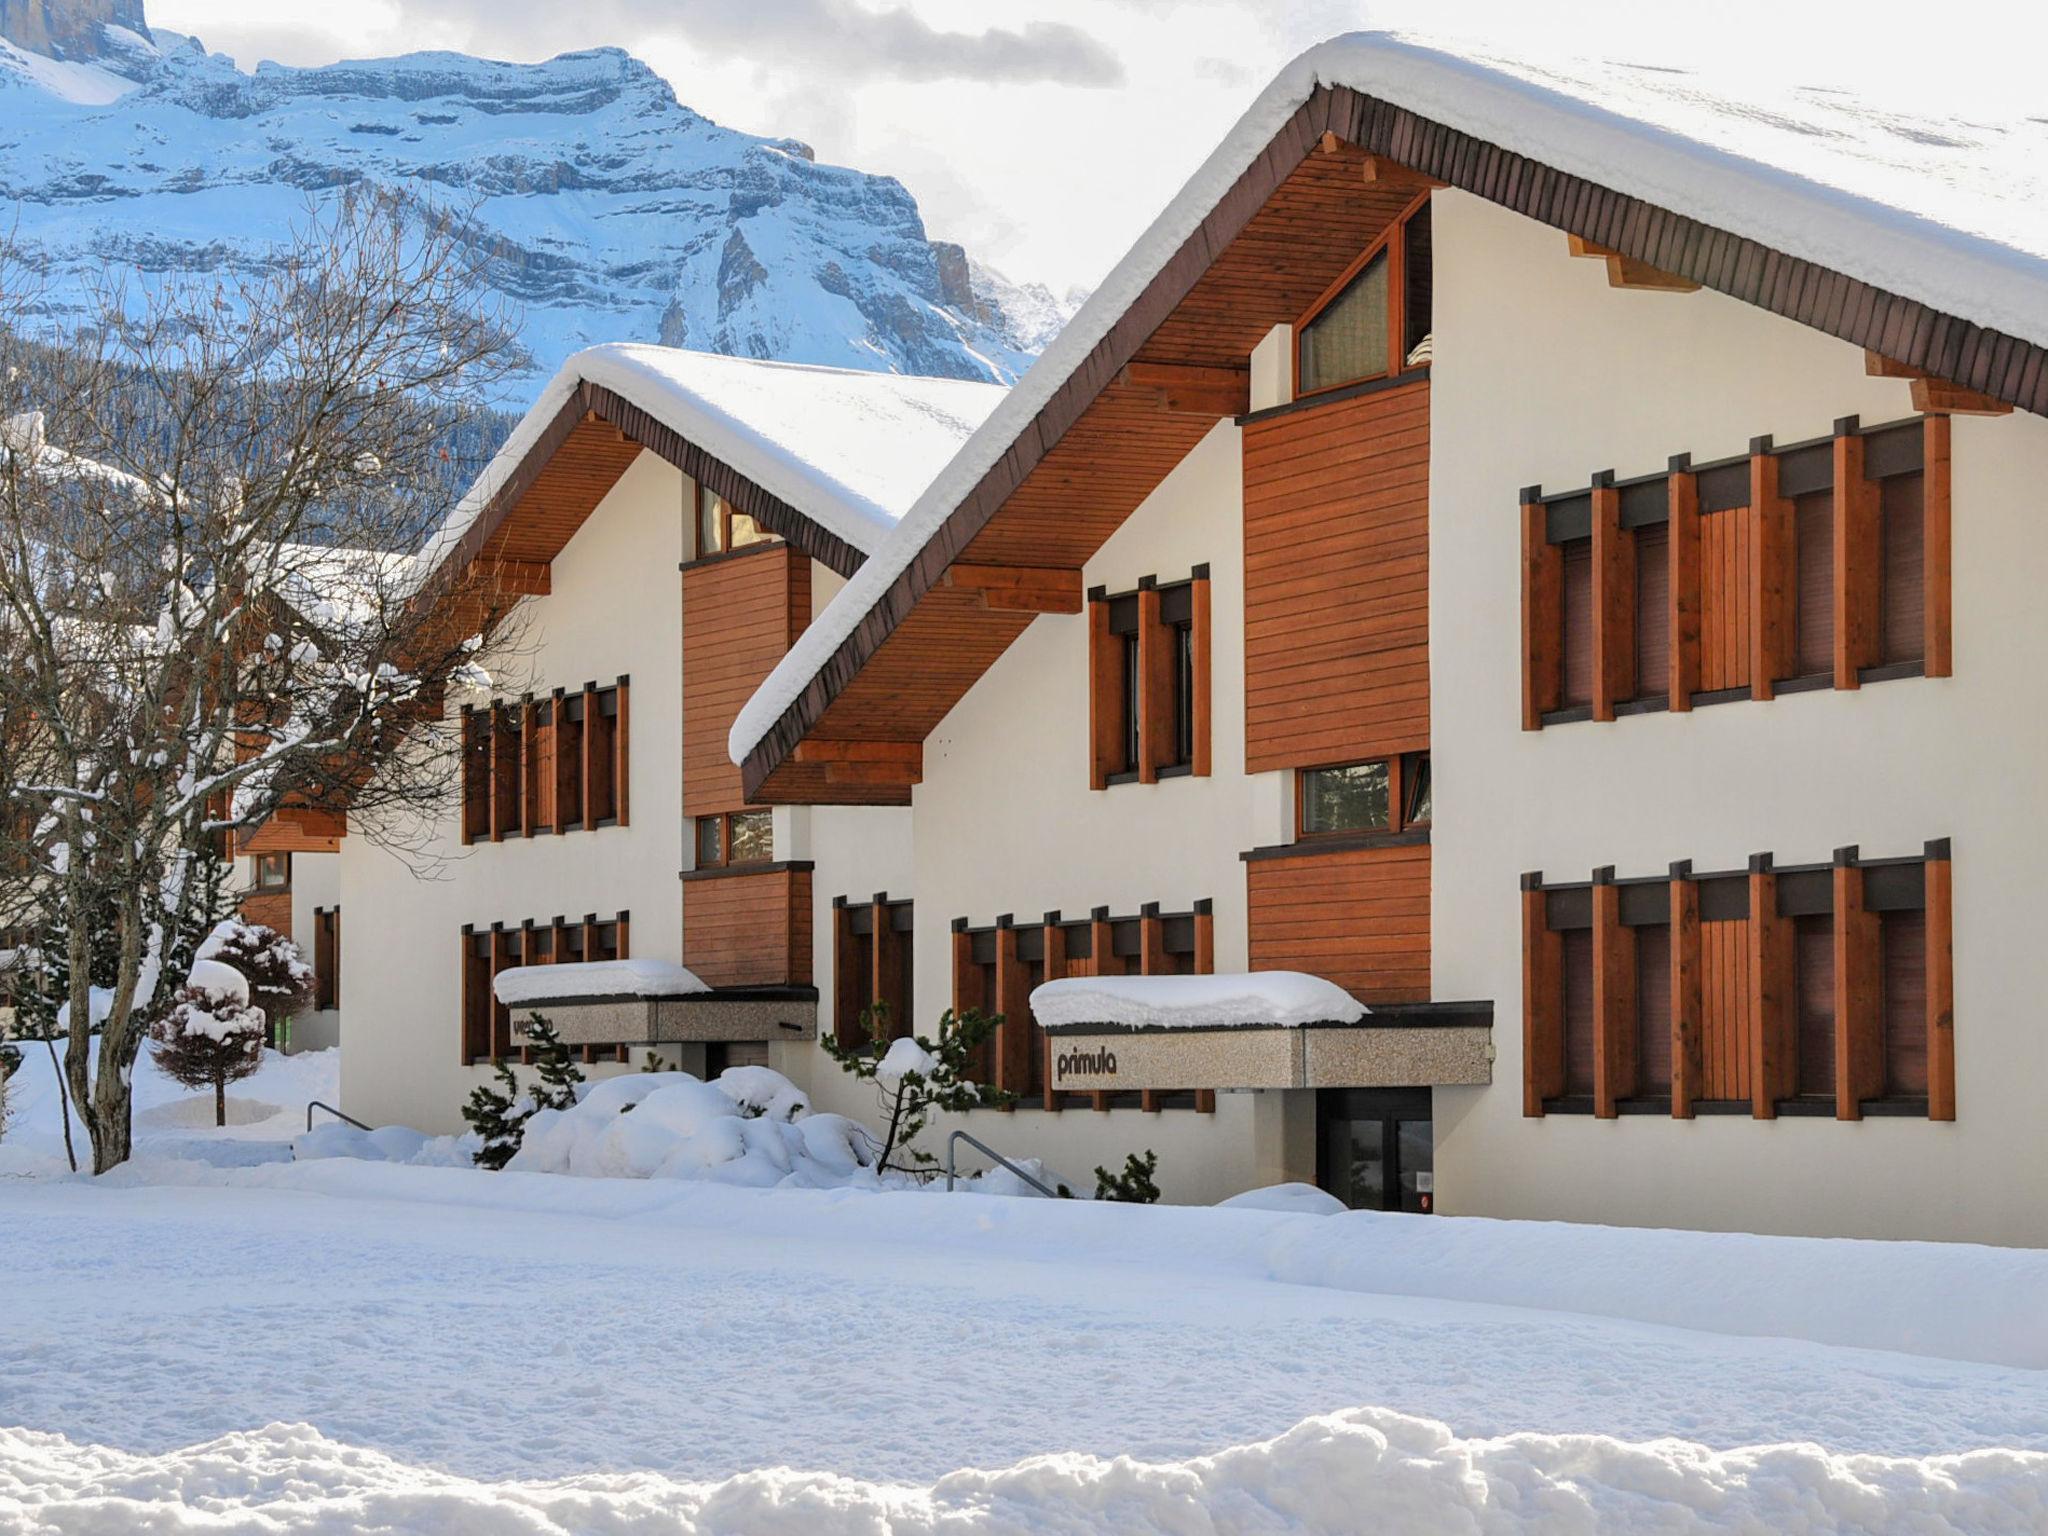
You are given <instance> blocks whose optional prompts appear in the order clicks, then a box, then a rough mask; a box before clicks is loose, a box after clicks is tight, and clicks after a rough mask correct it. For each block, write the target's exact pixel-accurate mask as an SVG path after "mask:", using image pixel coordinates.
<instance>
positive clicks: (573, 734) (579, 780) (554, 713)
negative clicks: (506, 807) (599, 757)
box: [549, 688, 583, 833]
mask: <svg viewBox="0 0 2048 1536" xmlns="http://www.w3.org/2000/svg"><path fill="white" fill-rule="evenodd" d="M549 717H550V718H551V719H552V720H553V721H554V728H553V730H552V731H551V732H550V734H551V735H553V737H554V742H553V746H552V751H553V754H554V761H555V800H554V812H553V819H554V826H555V831H556V832H557V833H562V832H567V831H568V830H569V828H570V827H571V825H575V826H581V825H582V824H583V723H582V722H581V721H580V720H571V719H570V718H569V696H568V694H567V693H565V692H564V691H563V690H562V689H560V688H557V689H556V690H555V694H554V708H553V709H552V710H551V711H550V712H549Z"/></svg>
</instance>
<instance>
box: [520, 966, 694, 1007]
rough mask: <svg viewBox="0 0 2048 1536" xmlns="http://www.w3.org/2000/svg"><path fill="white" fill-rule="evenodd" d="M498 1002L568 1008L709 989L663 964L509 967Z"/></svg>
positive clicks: (689, 973) (679, 969) (681, 970)
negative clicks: (583, 1003) (602, 1000)
mask: <svg viewBox="0 0 2048 1536" xmlns="http://www.w3.org/2000/svg"><path fill="white" fill-rule="evenodd" d="M494 986H495V987H496V990H497V994H498V1001H499V1002H501V1003H503V1004H505V1005H506V1006H507V1007H508V1008H516V1007H519V1006H520V1005H521V1004H523V1003H538V1002H550V1003H568V1002H577V1001H589V1000H592V999H596V998H606V997H688V996H689V995H690V994H692V993H694V992H709V991H710V990H711V988H710V987H709V986H708V985H706V983H705V982H704V981H703V980H702V979H701V978H700V977H699V976H698V975H697V973H696V972H694V971H690V970H686V969H684V968H683V967H682V966H680V965H677V964H675V963H673V962H672V961H668V960H579V961H573V962H571V963H569V964H567V965H514V966H508V967H507V968H506V969H504V970H502V971H500V972H498V979H497V981H496V982H495V983H494Z"/></svg>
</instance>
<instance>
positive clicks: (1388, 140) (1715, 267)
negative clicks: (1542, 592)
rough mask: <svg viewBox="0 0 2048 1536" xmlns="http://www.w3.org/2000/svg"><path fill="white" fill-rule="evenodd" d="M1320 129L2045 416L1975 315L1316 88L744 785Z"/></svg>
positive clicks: (2035, 373) (861, 660)
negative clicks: (1947, 310)
mask: <svg viewBox="0 0 2048 1536" xmlns="http://www.w3.org/2000/svg"><path fill="white" fill-rule="evenodd" d="M1326 131H1327V132H1333V133H1335V134H1336V135H1337V136H1338V137H1339V138H1340V139H1342V140H1344V141H1345V142H1348V143H1350V144H1354V145H1356V146H1357V147H1358V148H1360V149H1362V150H1364V151H1365V152H1366V153H1367V154H1369V155H1372V156H1376V157H1384V158H1386V159H1389V160H1392V161H1395V162H1397V163H1399V164H1400V165H1403V166H1406V167H1407V168H1408V169H1409V170H1411V171H1413V172H1415V173H1417V174H1418V175H1421V176H1424V177H1427V178H1429V179H1430V180H1432V181H1434V182H1437V183H1440V184H1442V185H1444V186H1448V187H1455V188H1458V189H1459V190H1461V191H1466V192H1470V193H1472V194H1473V195H1475V196H1478V197H1482V198H1484V199H1486V200H1487V201H1489V202H1492V203H1495V204H1497V205H1498V206H1500V207H1503V208H1507V209H1509V210H1510V211H1511V212H1515V213H1520V214H1523V215H1525V216H1526V217H1529V218H1532V219H1535V220H1536V221H1538V222H1539V223H1543V224H1547V225H1549V226H1551V227H1552V228H1554V229H1559V230H1562V231H1563V232H1564V233H1566V234H1567V235H1576V236H1579V237H1580V238H1582V239H1585V240H1589V241H1592V242H1594V243H1595V244H1598V245H1600V246H1603V247H1606V248H1607V249H1609V250H1612V251H1613V252H1615V253H1616V254H1617V255H1618V256H1620V257H1623V258H1626V259H1629V260H1633V261H1636V262H1641V263H1645V264H1647V265H1649V266H1651V267H1654V268H1655V269H1657V270H1658V271H1660V272H1665V273H1670V274H1672V275H1673V276H1675V277H1679V278H1684V279H1687V280H1689V281H1692V282H1696V283H1698V284H1699V285H1700V286H1701V287H1704V288H1710V289H1712V290H1714V291H1715V292H1718V293H1722V294H1725V295H1727V296H1729V297H1731V298H1735V299H1739V300H1741V301H1742V302H1744V303H1747V304H1751V305H1754V306H1756V307H1758V308H1761V309H1764V310H1767V311H1769V312H1770V313H1773V314H1776V315H1779V316H1781V317H1782V318H1785V319H1789V320H1793V321H1796V322H1797V323H1799V324H1802V325H1806V326H1809V327H1812V328H1814V329H1816V330H1820V331H1822V332H1823V333H1825V334H1828V335H1832V336H1836V337H1838V338H1839V339H1841V340H1844V341H1848V342H1851V343H1852V344H1855V345H1858V346H1863V347H1866V348H1869V349H1871V350H1874V351H1877V352H1880V353H1882V354H1883V355H1885V356H1886V357H1889V358H1894V359H1897V360H1898V361H1899V362H1900V363H1903V364H1905V365H1907V366H1909V367H1911V368H1913V369H1914V370H1915V371H1916V372H1918V373H1920V374H1923V375H1928V376H1933V377H1938V378H1943V379H1947V380H1949V381H1950V382H1951V383H1953V384H1956V385H1958V386H1960V387H1962V388H1965V389H1968V390H1971V391H1974V392H1976V393H1979V394H1982V395H1985V396H1988V397H1990V398H1991V399H1993V400H1999V401H2004V402H2006V403H2008V404H2012V405H2017V406H2019V407H2020V408H2021V409H2023V410H2027V411H2030V412H2032V413H2034V414H2036V415H2044V416H2048V348H2044V347H2042V346H2039V345H2037V344H2035V343H2032V342H2027V341H2023V340H2021V339H2019V338H2017V337H2013V336H2008V335H2006V334H2004V333H2002V332H1998V331H1994V330H1991V329H1990V328H1988V327H1984V326H1979V325H1975V324H1973V323H1971V322H1968V321H1965V320H1961V319H1958V318H1957V317H1955V316H1951V315H1947V314H1943V313H1941V312H1940V311H1937V310H1935V309H1932V308H1931V307H1929V306H1927V305H1925V304H1922V303H1920V302H1919V301H1917V300H1914V299H1909V298H1906V297H1904V296H1902V295H1899V294H1894V293H1891V292H1888V291H1886V290H1884V289H1881V288H1877V287H1875V286H1874V285H1871V284H1867V283H1864V282H1862V281H1861V280H1859V279H1855V278H1851V277H1849V276H1848V275H1847V274H1845V273H1841V272H1838V271H1835V270H1834V269H1832V268H1827V267H1823V266H1821V265H1820V264H1819V263H1817V262H1811V261H1807V260H1804V259H1803V258H1799V257H1794V256H1789V255H1787V254H1785V253H1784V252H1782V251H1778V250H1775V249H1772V248H1770V247H1768V246H1765V245H1763V244H1761V243H1760V242H1757V241H1753V240H1749V239H1747V238H1744V237H1742V236H1738V235H1734V234H1732V233H1730V232H1728V231H1725V230H1722V229H1719V228H1717V227H1715V226H1713V225H1709V224H1706V223H1704V222H1703V221H1701V220H1698V219H1694V218H1691V217H1689V216H1687V215H1684V214H1679V213H1674V212H1672V211H1671V210H1668V209H1665V208H1661V207H1658V206H1657V205H1655V204H1652V203H1649V202H1647V201H1645V200H1643V199H1640V198H1635V197H1631V196H1628V195H1626V194H1623V193H1619V192H1614V191H1611V190H1610V189H1608V188H1605V187H1603V186H1601V185H1599V184H1598V183H1596V182H1593V181H1590V180H1588V179H1587V178H1585V177H1582V176H1576V175H1573V174H1570V173H1568V172H1564V171H1560V170H1558V169H1556V168H1555V167H1552V166H1549V165H1546V164H1544V163H1542V162H1541V161H1537V160H1534V159H1532V158H1530V157H1528V156H1526V155H1522V154H1519V153H1517V152H1516V151H1513V150H1510V149H1506V148H1503V147H1502V146H1500V145H1497V144H1493V143H1490V142H1488V141H1486V140H1482V139H1479V138H1476V137H1474V136H1473V135H1470V134H1467V133H1464V132H1461V131H1460V130H1457V129H1454V128H1450V127H1448V126H1446V125H1444V124H1442V123H1438V122H1435V121H1434V120H1432V119H1429V118H1426V117H1423V116H1422V115H1420V114H1419V113H1416V112H1413V111H1411V110H1409V109H1408V108H1406V107H1401V106H1397V105H1395V104H1393V103H1391V102H1388V101H1385V100H1382V99H1380V98H1377V97H1370V96H1366V95H1363V94H1362V93H1360V92H1358V91H1355V90H1353V89H1351V88H1350V87H1348V86H1328V85H1319V86H1317V87H1316V89H1315V90H1314V92H1313V93H1312V94H1311V95H1310V96H1309V98H1308V99H1307V100H1306V101H1305V102H1303V104H1302V105H1301V106H1300V107H1299V108H1297V109H1296V111H1295V112H1294V114H1293V115H1292V116H1291V117H1290V118H1289V119H1288V121H1287V122H1286V123H1285V124H1284V125H1283V126H1282V127H1281V129H1280V130H1279V132H1278V133H1276V134H1275V135H1274V137H1273V139H1272V141H1271V142H1270V143H1268V144H1267V146H1266V148H1265V149H1264V150H1263V151H1261V152H1260V154H1259V155H1257V156H1256V157H1254V159H1253V161H1252V163H1251V164H1250V165H1249V166H1248V167H1247V168H1246V169H1245V171H1244V172H1243V173H1242V174H1241V175H1240V176H1239V177H1238V179H1237V180H1236V181H1235V182H1233V183H1232V185H1231V186H1230V188H1229V189H1228V190H1227V191H1226V192H1225V193H1224V194H1223V196H1222V197H1221V198H1219V199H1218V201H1217V203H1216V205H1215V207H1213V208H1212V209H1211V210H1210V211H1209V213H1208V214H1207V215H1206V216H1205V217H1204V218H1203V219H1202V221H1201V222H1200V223H1199V224H1198V225H1197V226H1196V227H1195V229H1194V231H1193V232H1192V233H1191V234H1189V236H1188V237H1187V238H1186V239H1185V240H1184V241H1182V243H1181V245H1180V247H1179V249H1177V250H1176V251H1175V252H1174V254H1173V255H1172V256H1171V257H1169V258H1168V259H1167V260H1166V262H1165V263H1164V264H1163V265H1162V266H1161V268H1160V270H1159V272H1158V274H1157V275H1156V276H1155V277H1154V278H1153V279H1152V281H1151V282H1150V283H1149V284H1147V286H1146V287H1145V289H1144V291H1143V292H1142V293H1140V295H1139V296H1138V298H1137V299H1136V300H1134V301H1133V302H1132V304H1131V305H1130V307H1129V308H1127V309H1126V310H1125V311H1124V313H1123V314H1122V315H1120V316H1118V317H1117V319H1116V320H1115V321H1114V322H1113V323H1112V324H1111V326H1110V329H1109V332H1108V334H1107V335H1106V336H1105V337H1104V338H1103V339H1102V341H1100V342H1099V343H1097V345H1096V346H1095V348H1094V349H1093V350H1092V351H1091V352H1090V353H1089V354H1088V356H1087V357H1086V358H1084V359H1083V360H1082V361H1081V363H1080V364H1079V365H1078V366H1077V367H1076V368H1075V369H1074V371H1073V372H1072V373H1071V374H1070V375H1069V376H1068V377H1067V378H1066V379H1065V380H1063V381H1062V383H1061V384H1060V386H1059V387H1058V388H1057V389H1056V390H1055V391H1054V393H1053V395H1052V397H1051V398H1050V399H1049V400H1048V401H1047V402H1046V404H1045V406H1044V407H1043V408H1041V410H1040V411H1039V412H1038V414H1037V415H1036V416H1035V417H1034V418H1033V419H1032V421H1030V422H1029V423H1027V424H1026V425H1025V426H1024V427H1023V428H1022V429H1021V430H1020V431H1019V433H1018V436H1017V438H1016V439H1015V440H1014V441H1013V442H1012V443H1011V444H1010V445H1009V447H1008V448H1007V449H1006V450H1005V451H1004V452H1003V454H1002V456H1001V457H1000V458H998V459H997V460H996V462H995V464H994V465H993V466H992V467H991V468H990V469H989V471H988V472H987V473H986V474H984V475H983V476H982V478H981V480H980V482H979V483H977V485H976V486H975V487H974V489H973V490H972V491H971V492H970V493H969V494H968V495H967V496H966V497H964V498H963V499H962V500H961V502H960V504H959V505H958V506H957V507H955V508H954V510H953V511H952V512H951V513H950V514H949V515H948V516H947V518H946V520H945V521H944V522H943V523H942V524H941V525H940V527H939V528H938V529H937V530H936V531H935V532H934V533H933V534H932V536H931V537H930V538H929V539H928V540H927V541H926V543H925V545H924V547H923V548H922V549H920V550H919V551H918V553H917V555H916V556H915V557H914V558H913V559H912V560H911V562H910V564H909V565H908V566H907V567H906V568H905V569H904V570H903V572H902V573H901V574H899V575H898V576H897V578H896V579H895V581H894V582H893V583H892V584H891V585H890V587H889V588H888V590H887V591H886V592H885V593H884V594H883V596H882V597H881V598H880V599H878V600H877V602H876V604H875V605H874V607H872V608H871V609H869V611H868V612H867V613H866V614H864V615H863V616H862V617H861V619H860V621H859V622H858V623H857V624H856V626H855V627H854V629H853V631H852V632H851V633H850V634H849V635H848V636H847V638H846V640H845V641H843V642H842V643H841V645H840V646H839V647H838V649H837V650H836V651H835V652H834V654H833V655H832V657H831V658H830V659H829V660H828V661H827V663H826V664H825V665H824V666H823V667H821V668H820V669H819V670H818V672H817V673H815V674H814V675H813V676H812V677H811V678H810V679H809V681H808V682H807V683H806V684H805V686H804V689H803V691H802V692H801V693H799V694H798V696H797V698H796V699H795V700H794V701H793V702H792V703H791V704H790V705H789V707H788V708H787V709H785V710H784V711H783V713H782V715H781V717H780V718H779V719H778V720H777V721H776V722H775V724H774V725H773V726H772V727H770V729H769V730H768V732H767V733H766V734H765V735H764V736H763V737H762V738H761V740H760V741H759V742H757V743H756V744H755V746H754V747H753V749H752V750H751V751H750V752H749V753H748V754H747V759H746V762H745V764H744V765H743V768H742V775H741V776H742V780H743V782H744V784H745V786H746V791H747V793H748V794H749V795H750V796H752V795H755V794H757V793H758V792H759V791H760V790H761V787H762V785H763V784H764V783H765V782H766V781H767V780H768V779H769V777H770V776H771V775H772V774H774V773H775V772H776V771H777V769H778V768H779V767H780V766H781V765H782V764H783V763H784V762H785V761H786V760H787V759H788V758H789V756H790V754H791V752H792V750H793V749H794V747H795V745H796V743H797V742H798V741H800V740H802V739H803V737H804V735H805V734H806V732H807V731H809V730H810V728H811V727H812V726H813V725H815V724H816V723H817V722H818V721H819V720H820V719H821V718H822V717H823V715H824V713H825V711H826V709H828V708H829V707H830V705H831V703H832V700H833V699H834V697H836V696H837V695H838V694H839V693H840V692H841V691H842V690H843V689H844V688H845V687H846V686H847V684H848V683H850V682H851V680H852V678H853V677H854V676H855V675H856V674H857V673H858V672H859V671H860V670H861V669H862V668H863V667H864V666H865V665H866V664H867V663H868V662H869V661H870V660H871V659H873V658H874V657H875V655H876V654H877V653H878V652H879V651H880V649H881V647H882V645H883V643H884V642H885V641H886V640H887V639H888V638H889V635H890V634H891V633H892V632H893V631H894V630H895V629H896V627H897V626H898V625H899V624H900V623H901V622H902V620H903V619H904V617H906V616H907V615H908V614H909V612H910V610H911V609H912V608H914V607H915V606H916V605H917V604H918V603H919V602H920V601H921V600H922V599H923V598H924V597H925V595H926V594H927V593H928V592H930V591H931V590H932V588H933V587H934V586H935V585H936V584H937V583H938V580H939V577H940V575H941V574H942V573H943V572H944V570H945V567H946V566H947V565H948V564H949V563H950V562H951V561H952V560H953V559H955V558H957V557H958V556H959V555H960V554H961V552H962V551H964V550H965V549H966V548H967V546H968V544H969V543H970V542H972V540H973V538H974V536H975V535H976V534H978V533H979V532H980V531H981V530H982V528H984V527H985V526H987V524H988V522H989V520H990V519H991V518H992V517H993V516H994V515H995V513H996V511H997V510H998V509H999V508H1000V507H1001V505H1002V504H1003V502H1004V501H1005V500H1007V499H1008V497H1009V496H1010V495H1011V494H1012V493H1013V492H1014V491H1015V490H1016V489H1017V487H1018V486H1020V485H1021V484H1022V483H1023V481H1024V479H1025V477H1026V476H1027V475H1028V474H1029V473H1030V472H1031V470H1032V469H1033V468H1035V467H1036V466H1037V464H1038V463H1039V462H1041V461H1042V460H1043V459H1044V457H1045V456H1046V454H1047V453H1048V452H1049V451H1050V450H1051V448H1052V446H1053V445H1054V444H1056V443H1057V442H1058V441H1059V439H1060V438H1061V437H1062V436H1064V434H1065V433H1066V432H1067V430H1068V429H1069V428H1071V427H1072V426H1073V425H1074V423H1075V422H1077V421H1078V420H1079V419H1080V417H1081V415H1082V414H1083V412H1085V411H1086V410H1087V408H1088V407H1089V406H1090V405H1092V404H1093V403H1094V402H1095V400H1096V399H1097V398H1099V397H1100V396H1101V394H1102V393H1103V391H1104V390H1105V389H1106V388H1107V387H1108V386H1109V385H1110V383H1112V382H1113V381H1114V380H1115V378H1116V377H1117V375H1118V373H1119V372H1120V371H1121V370H1122V368H1123V367H1124V366H1125V365H1126V364H1128V363H1129V362H1131V361H1132V360H1133V359H1134V358H1135V356H1136V353H1137V351H1138V348H1139V347H1140V346H1141V345H1142V344H1143V342H1144V341H1145V339H1146V338H1148V337H1149V336H1151V334H1152V333H1153V332H1154V331H1155V330H1157V329H1158V327H1159V326H1160V325H1161V324H1162V323H1163V322H1164V321H1165V319H1166V318H1167V316H1169V315H1170V314H1171V313H1172V312H1173V310H1174V308H1175V307H1176V306H1177V305H1178V304H1179V303H1180V302H1181V301H1182V300H1183V299H1184V298H1186V296H1187V295H1188V293H1189V292H1190V291H1192V289H1193V287H1194V285H1195V283H1196V282H1197V281H1199V279H1200V277H1201V275H1202V274H1203V273H1204V272H1206V271H1207V270H1208V269H1209V267H1210V266H1211V265H1212V264H1213V263H1214V262H1215V261H1216V260H1217V258H1218V257H1220V256H1221V255H1222V254H1223V252H1224V250H1225V249H1226V248H1227V247H1228V246H1229V244H1230V241H1231V240H1232V239H1234V238H1235V237H1236V235H1237V234H1238V233H1240V232H1241V231H1242V230H1243V229H1244V227H1245V226H1246V225H1247V224H1248V223H1249V222H1250V221H1251V219H1252V217H1253V216H1254V215H1255V214H1256V213H1257V212H1258V210H1259V208H1260V207H1262V206H1263V205H1264V203H1265V201H1266V199H1267V198H1269V197H1270V196H1272V194H1273V193H1274V192H1275V191H1276V190H1277V189H1278V188H1279V186H1280V184H1281V183H1282V182H1284V181H1285V180H1286V178H1287V176H1288V175H1289V174H1291V173H1292V172H1293V170H1294V168H1295V167H1296V166H1297V165H1299V164H1300V163H1301V161H1303V160H1304V159H1306V158H1307V157H1308V156H1309V154H1310V153H1312V152H1314V151H1315V150H1317V149H1318V148H1319V146H1320V143H1321V139H1322V135H1323V134H1324V133H1325V132H1326Z"/></svg>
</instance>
